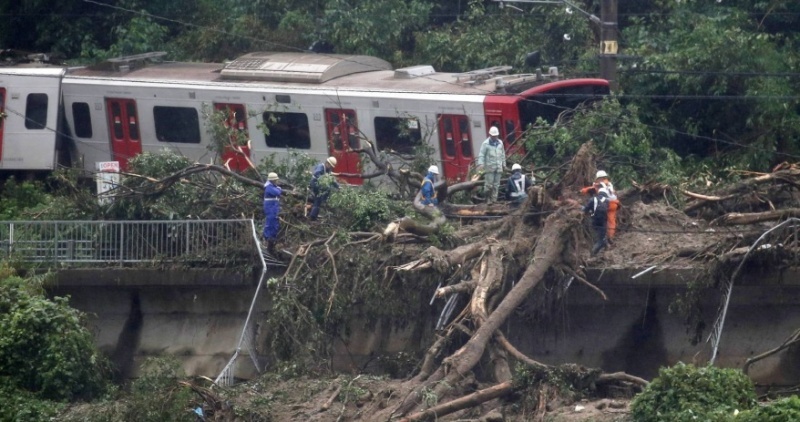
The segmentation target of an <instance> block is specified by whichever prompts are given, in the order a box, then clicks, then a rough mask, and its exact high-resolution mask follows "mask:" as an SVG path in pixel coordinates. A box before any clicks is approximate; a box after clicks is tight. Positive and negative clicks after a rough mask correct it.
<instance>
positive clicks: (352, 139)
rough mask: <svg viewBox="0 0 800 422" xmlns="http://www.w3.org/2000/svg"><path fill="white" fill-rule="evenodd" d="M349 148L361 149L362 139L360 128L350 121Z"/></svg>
mask: <svg viewBox="0 0 800 422" xmlns="http://www.w3.org/2000/svg"><path fill="white" fill-rule="evenodd" d="M347 146H348V147H350V149H361V138H360V137H359V133H358V127H356V125H354V124H353V123H352V122H351V121H350V119H347Z"/></svg>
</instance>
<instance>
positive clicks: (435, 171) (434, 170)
mask: <svg viewBox="0 0 800 422" xmlns="http://www.w3.org/2000/svg"><path fill="white" fill-rule="evenodd" d="M428 172H430V173H433V174H435V175H437V176H438V175H439V167H437V166H436V165H432V166H430V167H428Z"/></svg>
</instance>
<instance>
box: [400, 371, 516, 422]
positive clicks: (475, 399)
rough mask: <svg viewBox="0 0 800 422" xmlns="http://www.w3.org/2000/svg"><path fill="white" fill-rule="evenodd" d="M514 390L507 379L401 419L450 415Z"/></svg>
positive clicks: (411, 419)
mask: <svg viewBox="0 0 800 422" xmlns="http://www.w3.org/2000/svg"><path fill="white" fill-rule="evenodd" d="M512 391H514V384H513V383H512V382H511V381H506V382H503V383H500V384H497V385H494V386H492V387H489V388H484V389H483V390H478V391H476V392H474V393H472V394H468V395H466V396H464V397H461V398H458V399H455V400H452V401H449V402H447V403H442V404H440V405H437V406H434V407H431V408H429V409H427V410H424V411H422V412H419V413H416V414H414V415H411V416H409V417H407V418H404V419H401V421H405V422H416V421H427V420H433V419H437V418H440V417H442V416H444V415H449V414H451V413H453V412H457V411H459V410H461V409H466V408H468V407H473V406H477V405H479V404H481V403H484V402H487V401H489V400H492V399H496V398H498V397H502V396H504V395H506V394H508V393H511V392H512Z"/></svg>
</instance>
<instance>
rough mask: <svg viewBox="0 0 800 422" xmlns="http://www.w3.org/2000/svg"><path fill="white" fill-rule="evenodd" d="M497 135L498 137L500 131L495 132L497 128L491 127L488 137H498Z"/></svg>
mask: <svg viewBox="0 0 800 422" xmlns="http://www.w3.org/2000/svg"><path fill="white" fill-rule="evenodd" d="M499 135H500V131H499V130H497V127H496V126H492V127H491V128H490V129H489V136H499Z"/></svg>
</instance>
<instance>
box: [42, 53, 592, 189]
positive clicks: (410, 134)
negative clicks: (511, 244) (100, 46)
mask: <svg viewBox="0 0 800 422" xmlns="http://www.w3.org/2000/svg"><path fill="white" fill-rule="evenodd" d="M162 56H163V53H148V54H142V55H136V56H129V57H124V58H119V59H113V60H110V61H109V62H107V63H104V64H102V65H99V66H92V67H85V68H75V69H68V70H67V71H66V72H65V73H64V74H63V75H62V77H61V87H60V89H61V99H62V103H61V105H62V108H61V110H62V111H63V116H64V121H65V122H66V125H65V127H64V128H62V130H58V131H53V134H52V138H53V139H54V142H55V139H56V138H58V137H59V136H61V137H66V138H67V139H66V140H65V141H66V142H67V143H69V144H71V145H74V150H75V151H77V154H78V157H77V158H78V160H76V161H77V162H80V163H82V165H83V166H84V167H85V168H86V169H87V170H89V171H93V170H94V169H95V166H96V163H98V162H105V161H118V162H119V163H120V167H121V168H122V169H125V168H126V165H127V161H128V159H129V158H131V157H133V156H135V155H136V154H139V153H141V152H144V151H152V152H157V151H160V150H162V149H164V148H168V149H171V150H174V151H176V152H179V153H181V154H183V155H185V156H187V157H188V158H190V159H192V160H197V161H208V160H210V159H211V158H212V157H211V154H212V152H211V151H210V149H209V144H210V142H211V139H210V134H209V127H208V122H207V121H206V118H205V117H204V116H205V114H206V113H207V111H208V110H226V111H227V113H228V114H229V116H228V121H227V124H228V125H230V126H232V127H235V128H237V129H238V130H240V131H242V132H243V134H244V136H246V137H248V138H249V139H250V140H251V142H250V148H249V149H245V151H244V152H245V153H246V154H249V156H250V159H251V160H252V161H254V162H259V161H260V160H262V159H263V158H265V157H267V156H269V155H272V154H277V155H279V156H288V155H287V154H288V152H289V151H292V150H294V151H300V152H304V153H307V154H308V155H310V156H312V157H316V158H318V159H319V160H322V159H323V158H324V157H326V156H328V155H333V156H336V157H337V158H338V164H337V167H336V169H335V171H336V172H339V173H359V172H361V171H368V170H369V169H368V168H362V165H363V164H362V163H364V160H362V158H361V156H360V155H359V153H358V152H357V150H358V149H359V148H361V146H362V143H363V142H366V141H370V142H375V143H376V146H377V147H378V149H379V150H381V151H393V152H395V153H398V154H410V153H411V152H412V151H413V149H414V148H415V147H416V146H419V145H427V146H429V147H431V148H432V150H433V151H434V156H432V157H431V159H430V161H431V163H436V164H439V165H440V166H441V167H442V169H443V173H444V177H445V178H447V179H448V180H450V181H462V180H464V179H465V178H466V177H467V174H468V171H469V168H470V166H471V165H472V164H473V161H474V159H475V153H476V151H477V150H478V149H479V147H480V144H481V142H482V141H483V140H484V139H485V138H486V137H487V133H488V129H489V127H491V126H497V127H498V129H500V132H501V135H502V137H503V139H504V141H505V142H506V144H507V146H508V147H512V146H513V145H514V143H515V141H516V139H517V138H518V137H519V135H520V134H521V131H522V129H523V128H524V127H525V126H526V125H527V124H528V123H532V122H535V120H536V118H537V117H538V116H543V117H546V118H548V119H551V120H552V117H553V116H555V115H557V114H558V113H560V112H561V111H563V110H564V109H566V108H573V107H575V105H576V104H577V103H579V102H582V101H586V100H590V99H594V98H598V97H599V96H602V95H607V94H608V82H607V81H605V80H601V79H572V80H558V75H557V71H556V70H555V69H551V71H550V72H548V73H547V74H545V75H541V74H531V75H508V74H507V73H508V71H509V70H510V69H511V67H510V66H497V67H493V68H488V69H481V70H476V71H471V72H467V73H460V74H455V73H440V72H436V71H435V70H434V69H433V67H431V66H414V67H408V68H403V69H396V70H395V69H392V67H391V65H390V64H389V63H387V62H385V61H383V60H380V59H377V58H374V57H368V56H348V55H320V54H313V53H270V52H265V53H251V54H247V55H244V56H242V57H240V58H238V59H236V60H233V61H232V62H230V63H225V64H215V63H176V62H162V61H161V58H162ZM48 127H56V126H48ZM264 127H266V128H267V129H268V130H266V131H264V130H262V129H263V128H264ZM56 135H58V136H56ZM29 153H30V154H34V153H35V152H33V151H30V152H29ZM226 155H227V156H223V157H222V159H223V161H226V162H228V163H229V165H230V166H231V167H233V168H237V169H243V168H244V166H245V165H246V161H245V160H242V159H241V158H242V157H241V155H240V154H233V153H230V152H229V153H226ZM367 165H368V164H367ZM347 181H348V182H350V183H353V184H360V183H361V182H362V180H361V179H360V178H355V177H354V178H349V179H348V180H347Z"/></svg>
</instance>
